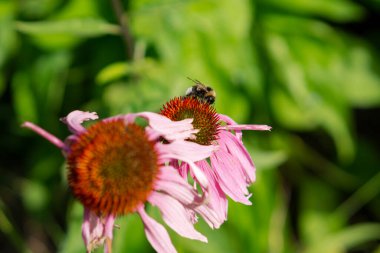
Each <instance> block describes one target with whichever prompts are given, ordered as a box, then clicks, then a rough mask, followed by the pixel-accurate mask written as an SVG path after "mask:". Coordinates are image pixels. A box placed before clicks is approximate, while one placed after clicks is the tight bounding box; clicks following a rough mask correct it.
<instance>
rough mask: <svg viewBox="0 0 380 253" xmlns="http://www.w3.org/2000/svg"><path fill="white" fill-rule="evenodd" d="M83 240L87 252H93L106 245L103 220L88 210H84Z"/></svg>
mask: <svg viewBox="0 0 380 253" xmlns="http://www.w3.org/2000/svg"><path fill="white" fill-rule="evenodd" d="M82 238H83V241H84V243H85V245H86V252H91V251H92V250H93V249H95V248H97V247H99V246H100V245H102V244H103V243H104V239H105V237H104V226H103V223H102V220H101V218H100V217H99V216H97V215H96V214H95V213H94V212H92V211H91V210H90V209H88V208H86V207H85V208H84V215H83V223H82Z"/></svg>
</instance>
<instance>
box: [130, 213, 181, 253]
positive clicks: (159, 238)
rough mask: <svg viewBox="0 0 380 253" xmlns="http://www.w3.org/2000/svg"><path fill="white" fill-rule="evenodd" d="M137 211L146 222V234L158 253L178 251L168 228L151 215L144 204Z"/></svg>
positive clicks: (174, 252)
mask: <svg viewBox="0 0 380 253" xmlns="http://www.w3.org/2000/svg"><path fill="white" fill-rule="evenodd" d="M137 212H138V213H139V215H140V217H141V220H142V221H143V223H144V228H145V234H146V237H147V238H148V241H149V242H150V244H151V245H152V247H153V248H154V249H155V250H156V251H157V252H158V253H176V252H177V251H176V250H175V248H174V246H173V244H172V242H171V240H170V237H169V234H168V232H167V231H166V229H165V228H164V227H163V226H162V225H161V224H159V223H158V222H157V221H155V220H154V219H152V218H151V217H149V216H148V215H147V214H146V212H145V210H144V207H143V206H141V207H139V208H138V210H137Z"/></svg>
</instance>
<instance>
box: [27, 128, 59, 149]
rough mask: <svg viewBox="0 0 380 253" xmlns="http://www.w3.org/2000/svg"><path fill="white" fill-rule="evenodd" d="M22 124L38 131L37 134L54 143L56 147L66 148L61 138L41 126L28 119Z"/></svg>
mask: <svg viewBox="0 0 380 253" xmlns="http://www.w3.org/2000/svg"><path fill="white" fill-rule="evenodd" d="M21 126H22V127H26V128H29V129H31V130H32V131H34V132H36V133H37V134H39V135H41V136H42V137H43V138H45V139H46V140H48V141H49V142H51V143H52V144H54V145H55V146H56V147H58V148H60V149H64V147H65V144H64V143H63V142H62V141H61V140H60V139H58V138H57V137H55V136H54V135H52V134H51V133H49V132H47V131H46V130H44V129H42V128H41V127H39V126H37V125H35V124H33V123H31V122H28V121H27V122H24V123H23V124H22V125H21Z"/></svg>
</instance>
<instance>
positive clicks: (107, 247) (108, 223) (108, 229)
mask: <svg viewBox="0 0 380 253" xmlns="http://www.w3.org/2000/svg"><path fill="white" fill-rule="evenodd" d="M115 218H116V217H115V216H114V215H112V214H110V215H107V216H106V217H105V218H104V220H105V221H104V233H103V236H104V237H105V243H104V253H111V252H112V250H111V249H112V239H113V228H114V223H115Z"/></svg>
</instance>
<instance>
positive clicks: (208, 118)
mask: <svg viewBox="0 0 380 253" xmlns="http://www.w3.org/2000/svg"><path fill="white" fill-rule="evenodd" d="M202 85H203V84H202ZM203 86H204V85H203ZM204 87H206V86H204ZM208 88H209V87H208ZM192 89H193V90H194V89H197V86H193V88H192ZM210 89H211V88H210ZM198 93H199V92H198ZM214 93H215V92H214ZM204 94H206V93H202V95H203V96H204ZM214 98H215V97H214ZM213 101H214V100H213ZM160 113H161V114H162V115H164V116H166V117H168V118H169V119H171V120H173V121H180V120H184V119H187V118H192V119H193V121H192V124H193V127H194V129H197V130H199V131H198V132H197V133H196V134H195V136H196V138H195V139H190V138H189V139H187V141H188V142H195V143H198V144H200V145H202V146H208V147H211V146H214V147H215V149H214V151H213V152H212V154H211V155H210V157H209V159H203V160H200V161H197V162H196V165H197V166H198V167H199V168H200V169H201V170H202V172H203V173H204V174H205V175H206V177H207V179H208V182H209V187H210V189H209V192H210V198H209V204H208V206H209V207H210V208H212V209H213V210H214V211H215V212H216V213H217V215H218V221H219V222H220V223H223V222H224V221H225V220H226V219H227V208H228V203H227V197H226V195H228V196H229V197H230V198H231V199H232V200H234V201H236V202H240V203H243V204H245V205H251V202H250V201H249V197H250V196H251V195H250V193H249V192H248V189H247V187H248V186H249V185H250V184H252V183H253V182H254V181H255V166H254V164H253V161H252V159H251V157H250V155H249V153H248V151H247V150H246V148H245V146H244V144H243V141H242V130H264V131H266V130H270V129H271V127H270V126H267V125H239V124H237V123H236V122H235V121H234V120H233V119H231V118H230V117H228V116H226V115H223V114H218V113H217V112H216V110H215V108H214V107H213V106H212V103H210V102H208V101H207V100H205V99H203V97H200V98H199V97H197V96H194V95H192V96H188V94H186V96H185V97H177V98H174V99H172V100H170V101H169V102H167V103H166V104H164V105H163V107H162V109H161V112H160ZM171 164H172V166H173V167H175V168H177V169H178V171H179V172H180V173H181V175H182V176H183V177H184V178H187V175H188V173H189V171H190V172H191V173H190V175H191V176H192V177H193V178H194V180H195V181H196V182H198V178H197V176H196V173H194V172H193V171H192V168H191V167H190V166H189V164H187V163H186V162H184V161H179V160H176V161H172V163H171ZM201 187H202V186H201Z"/></svg>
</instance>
